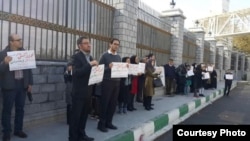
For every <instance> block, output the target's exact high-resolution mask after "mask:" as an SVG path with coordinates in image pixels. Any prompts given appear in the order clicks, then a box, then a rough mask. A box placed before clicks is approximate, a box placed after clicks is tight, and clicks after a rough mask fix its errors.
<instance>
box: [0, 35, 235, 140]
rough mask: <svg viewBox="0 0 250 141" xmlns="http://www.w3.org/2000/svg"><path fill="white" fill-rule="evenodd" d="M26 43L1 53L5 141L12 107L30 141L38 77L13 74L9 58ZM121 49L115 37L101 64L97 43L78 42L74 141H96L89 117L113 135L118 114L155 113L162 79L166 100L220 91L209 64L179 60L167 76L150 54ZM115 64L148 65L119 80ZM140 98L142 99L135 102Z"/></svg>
mask: <svg viewBox="0 0 250 141" xmlns="http://www.w3.org/2000/svg"><path fill="white" fill-rule="evenodd" d="M21 41H22V39H21V38H20V36H19V35H17V34H12V35H10V36H9V44H8V46H7V47H6V48H5V49H4V50H3V51H1V52H0V62H1V63H0V68H1V69H0V78H1V83H0V86H1V88H2V92H3V112H2V125H3V133H4V134H3V141H9V140H10V137H11V136H10V132H11V126H10V117H11V109H12V105H13V103H14V101H15V103H16V105H15V106H16V116H15V118H16V119H15V130H14V135H15V136H18V137H20V138H27V137H28V135H27V134H26V133H24V132H23V129H22V128H23V116H24V110H23V108H24V105H25V94H26V93H31V87H32V84H33V78H32V72H31V70H30V69H27V70H16V71H10V70H9V63H10V61H11V60H12V57H10V56H8V55H7V52H10V51H20V50H24V48H22V42H21ZM119 45H120V41H119V39H116V38H113V39H112V40H111V41H110V43H109V49H108V50H107V51H105V52H104V53H103V54H102V56H101V57H100V60H99V61H97V60H95V59H94V58H93V57H92V56H91V55H90V51H91V43H90V39H89V38H88V37H79V38H78V39H77V47H78V49H77V50H76V51H75V53H74V54H73V55H72V57H71V59H70V60H69V61H68V63H67V66H66V67H65V71H64V78H65V83H66V102H67V124H68V125H69V141H79V140H83V141H93V140H94V138H92V137H89V136H87V134H86V132H85V127H86V122H87V118H88V116H89V114H91V116H92V117H93V118H97V119H98V120H99V122H98V124H97V129H98V130H100V131H102V132H108V129H111V130H116V129H117V128H118V127H117V126H115V125H114V124H113V116H114V113H115V112H116V111H117V113H119V114H126V113H127V111H135V110H136V107H135V106H134V102H135V101H137V102H139V103H142V105H143V106H144V108H145V110H147V111H151V110H153V109H154V108H153V107H152V106H153V104H152V97H153V96H154V94H155V92H154V89H155V86H154V82H155V80H157V78H160V75H162V73H164V75H165V87H166V95H168V96H174V95H175V94H183V95H188V94H189V93H191V92H192V93H194V97H199V96H204V89H216V88H217V73H216V71H215V69H214V67H213V65H211V64H210V65H208V64H204V63H201V64H195V63H194V64H192V65H190V64H187V63H184V64H181V65H179V66H178V67H175V66H174V60H173V59H169V62H168V63H167V64H165V65H163V66H162V67H163V68H164V69H163V71H159V70H157V69H156V57H155V55H154V54H152V53H149V54H148V55H146V56H144V57H142V58H141V59H140V58H139V56H137V55H132V56H127V57H123V58H122V57H120V55H119V54H118V53H117V51H118V48H119ZM114 62H123V63H127V66H128V67H129V64H139V63H143V64H145V69H144V71H143V72H140V73H137V74H133V75H132V74H129V75H128V76H127V77H125V78H124V77H121V78H113V77H112V76H111V72H112V67H113V65H114V64H113V63H114ZM100 64H103V65H104V75H103V80H102V82H101V83H98V84H94V85H89V84H88V82H89V78H90V73H91V69H92V67H94V66H98V65H100ZM231 75H232V73H231V72H230V71H229V70H227V72H226V74H225V76H224V79H225V80H226V81H225V90H224V95H229V92H230V88H231V85H232V76H231ZM135 99H136V100H135Z"/></svg>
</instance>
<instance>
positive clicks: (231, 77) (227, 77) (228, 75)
mask: <svg viewBox="0 0 250 141" xmlns="http://www.w3.org/2000/svg"><path fill="white" fill-rule="evenodd" d="M225 77H226V79H227V80H233V75H232V74H226V75H225Z"/></svg>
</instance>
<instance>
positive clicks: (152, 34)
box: [136, 20, 172, 65]
mask: <svg viewBox="0 0 250 141" xmlns="http://www.w3.org/2000/svg"><path fill="white" fill-rule="evenodd" d="M171 36H172V35H171V34H170V33H169V32H167V31H164V30H162V29H160V28H157V27H154V26H152V25H150V24H147V23H146V22H143V21H141V20H138V22H137V49H136V53H137V56H139V57H144V56H145V55H147V54H148V53H153V54H154V55H155V56H156V58H157V64H158V65H163V64H165V63H166V62H167V60H168V59H169V54H170V48H171Z"/></svg>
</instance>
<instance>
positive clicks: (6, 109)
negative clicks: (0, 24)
mask: <svg viewBox="0 0 250 141" xmlns="http://www.w3.org/2000/svg"><path fill="white" fill-rule="evenodd" d="M8 40H9V45H8V46H7V47H6V48H5V49H4V50H3V51H1V52H0V78H1V86H0V87H1V88H2V93H3V110H2V127H3V130H2V131H3V141H9V140H10V133H11V121H10V120H11V111H12V107H13V105H14V103H15V122H14V135H15V136H18V137H20V138H27V134H26V133H24V132H23V117H24V105H25V99H26V92H29V93H31V86H32V84H33V76H32V72H31V70H30V69H23V70H14V71H10V68H9V64H10V63H11V61H12V57H10V56H7V53H8V52H15V51H23V50H24V49H23V48H22V39H21V38H20V36H19V35H17V34H11V35H10V36H9V39H8Z"/></svg>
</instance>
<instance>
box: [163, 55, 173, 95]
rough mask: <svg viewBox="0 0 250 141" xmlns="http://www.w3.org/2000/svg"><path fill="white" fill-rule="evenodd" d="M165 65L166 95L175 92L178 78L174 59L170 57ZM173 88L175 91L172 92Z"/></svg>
mask: <svg viewBox="0 0 250 141" xmlns="http://www.w3.org/2000/svg"><path fill="white" fill-rule="evenodd" d="M163 67H164V71H165V84H166V95H172V94H173V93H174V92H175V88H174V86H175V79H176V75H175V74H176V73H175V71H176V70H175V66H174V60H173V59H169V61H168V64H165V65H164V66H163ZM172 89H173V92H171V90H172Z"/></svg>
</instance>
